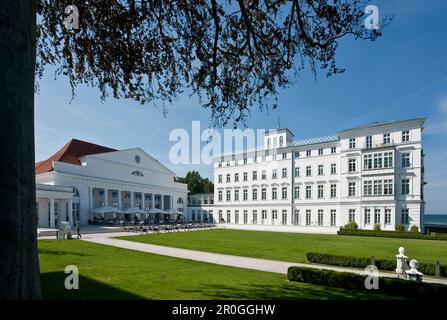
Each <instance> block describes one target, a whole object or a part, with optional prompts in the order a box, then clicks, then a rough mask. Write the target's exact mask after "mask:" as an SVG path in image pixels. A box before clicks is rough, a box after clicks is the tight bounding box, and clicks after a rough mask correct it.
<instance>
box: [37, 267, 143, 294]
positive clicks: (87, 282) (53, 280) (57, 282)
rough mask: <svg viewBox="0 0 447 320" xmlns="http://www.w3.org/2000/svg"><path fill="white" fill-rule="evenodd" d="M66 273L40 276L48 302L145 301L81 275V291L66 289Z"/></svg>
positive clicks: (51, 273) (49, 273) (43, 292)
mask: <svg viewBox="0 0 447 320" xmlns="http://www.w3.org/2000/svg"><path fill="white" fill-rule="evenodd" d="M67 276H68V274H65V273H64V272H48V273H42V274H40V280H41V284H42V295H43V298H44V299H47V300H136V299H138V300H141V299H145V298H144V297H141V296H139V295H136V294H134V293H132V292H128V291H125V290H122V289H120V288H116V287H112V286H110V285H108V284H106V283H102V282H99V281H96V280H94V279H91V278H88V277H84V276H81V275H79V289H72V290H67V289H65V285H64V282H65V278H66V277H67Z"/></svg>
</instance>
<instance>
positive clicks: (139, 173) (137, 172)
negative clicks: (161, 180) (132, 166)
mask: <svg viewBox="0 0 447 320" xmlns="http://www.w3.org/2000/svg"><path fill="white" fill-rule="evenodd" d="M131 175H133V176H139V177H144V174H143V173H142V172H141V171H138V170H135V171H132V173H131Z"/></svg>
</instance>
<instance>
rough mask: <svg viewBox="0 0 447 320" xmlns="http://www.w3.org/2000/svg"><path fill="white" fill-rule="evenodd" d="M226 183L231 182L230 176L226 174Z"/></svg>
mask: <svg viewBox="0 0 447 320" xmlns="http://www.w3.org/2000/svg"><path fill="white" fill-rule="evenodd" d="M227 182H231V177H230V174H227Z"/></svg>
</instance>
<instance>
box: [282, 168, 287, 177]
mask: <svg viewBox="0 0 447 320" xmlns="http://www.w3.org/2000/svg"><path fill="white" fill-rule="evenodd" d="M282 177H283V178H287V168H282Z"/></svg>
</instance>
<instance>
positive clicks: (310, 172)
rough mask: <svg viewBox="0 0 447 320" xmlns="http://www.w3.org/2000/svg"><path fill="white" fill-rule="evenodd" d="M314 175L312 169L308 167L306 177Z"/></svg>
mask: <svg viewBox="0 0 447 320" xmlns="http://www.w3.org/2000/svg"><path fill="white" fill-rule="evenodd" d="M311 175H312V167H311V166H307V167H306V177H310V176H311Z"/></svg>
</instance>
